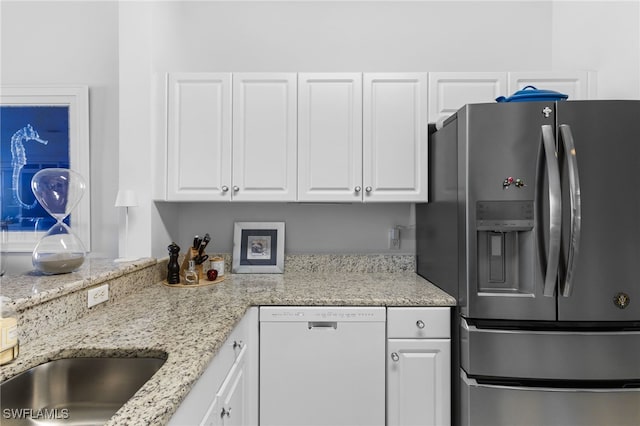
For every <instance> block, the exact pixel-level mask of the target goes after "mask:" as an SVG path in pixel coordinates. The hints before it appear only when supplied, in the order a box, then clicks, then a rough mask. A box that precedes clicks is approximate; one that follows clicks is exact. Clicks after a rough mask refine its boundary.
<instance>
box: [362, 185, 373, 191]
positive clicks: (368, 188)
mask: <svg viewBox="0 0 640 426" xmlns="http://www.w3.org/2000/svg"><path fill="white" fill-rule="evenodd" d="M364 190H365V191H367V192H371V191H373V188H372V187H370V186H367V187H366V188H365V189H364Z"/></svg>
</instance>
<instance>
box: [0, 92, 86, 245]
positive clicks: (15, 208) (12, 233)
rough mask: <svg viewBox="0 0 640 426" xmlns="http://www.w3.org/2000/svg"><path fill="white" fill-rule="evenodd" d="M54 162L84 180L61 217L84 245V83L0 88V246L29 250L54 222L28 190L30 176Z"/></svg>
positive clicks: (56, 165)
mask: <svg viewBox="0 0 640 426" xmlns="http://www.w3.org/2000/svg"><path fill="white" fill-rule="evenodd" d="M54 167H55V168H68V169H72V170H74V171H76V172H78V173H80V174H81V175H82V177H83V178H84V179H85V181H86V183H87V190H86V191H85V194H84V196H83V198H82V199H81V201H80V204H79V206H78V207H77V208H76V209H75V210H73V212H72V213H71V214H70V215H69V217H68V218H67V219H66V220H65V222H66V223H67V225H69V226H70V227H71V228H72V230H73V231H74V233H75V234H76V235H78V237H79V238H80V239H81V240H82V242H83V244H84V245H85V247H86V248H87V250H90V246H91V241H90V234H91V233H90V229H91V225H90V192H91V191H90V182H89V178H90V162H89V90H88V87H87V86H74V87H58V86H53V87H49V86H46V87H42V86H20V87H18V86H3V87H0V191H1V197H0V220H1V226H2V227H3V228H4V229H5V230H7V231H8V232H7V233H6V235H7V236H8V237H7V239H8V241H7V242H6V244H3V250H4V251H6V252H28V251H32V250H33V249H34V247H35V246H36V244H37V242H38V241H39V240H40V238H42V236H44V235H45V233H46V232H47V230H48V229H49V228H50V227H51V226H52V225H54V224H55V219H53V218H52V217H51V215H49V213H47V212H46V211H45V210H44V209H43V208H42V206H41V205H40V204H39V203H38V201H37V200H36V198H35V196H34V195H33V192H32V190H31V178H32V177H33V175H35V174H36V173H37V172H38V171H39V170H42V169H46V168H54Z"/></svg>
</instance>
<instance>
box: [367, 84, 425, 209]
mask: <svg viewBox="0 0 640 426" xmlns="http://www.w3.org/2000/svg"><path fill="white" fill-rule="evenodd" d="M363 111H364V112H363V151H364V155H363V159H364V160H363V176H364V178H363V190H364V197H363V198H364V201H365V202H374V201H375V202H377V201H398V202H400V201H403V202H404V201H406V202H420V201H422V202H424V201H427V176H428V172H427V164H428V163H427V155H428V148H427V138H428V133H427V131H428V129H427V125H428V123H427V117H428V115H427V73H399V74H391V73H380V74H378V73H365V74H364V78H363Z"/></svg>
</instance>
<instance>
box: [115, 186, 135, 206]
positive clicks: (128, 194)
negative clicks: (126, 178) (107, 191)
mask: <svg viewBox="0 0 640 426" xmlns="http://www.w3.org/2000/svg"><path fill="white" fill-rule="evenodd" d="M137 205H138V197H137V196H136V193H135V191H132V190H131V189H120V190H118V196H117V197H116V204H115V206H116V207H136V206H137Z"/></svg>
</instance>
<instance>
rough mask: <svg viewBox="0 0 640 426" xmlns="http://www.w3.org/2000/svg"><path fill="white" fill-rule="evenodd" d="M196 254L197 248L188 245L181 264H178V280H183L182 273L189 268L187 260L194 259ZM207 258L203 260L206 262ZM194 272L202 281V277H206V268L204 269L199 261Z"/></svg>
mask: <svg viewBox="0 0 640 426" xmlns="http://www.w3.org/2000/svg"><path fill="white" fill-rule="evenodd" d="M205 254H206V253H204V252H203V253H202V255H203V256H204V255H205ZM197 256H198V250H196V249H194V248H193V247H190V248H189V250H188V251H187V253H186V254H185V256H184V259H183V260H182V264H181V265H180V280H181V281H182V280H184V273H185V271H187V270H189V261H190V260H194V259H195V258H196V257H197ZM208 261H209V260H208V259H207V260H205V262H208ZM196 272H197V273H198V279H199V280H200V281H202V280H203V279H205V280H206V279H207V270H206V269H204V263H201V264H200V265H196Z"/></svg>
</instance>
